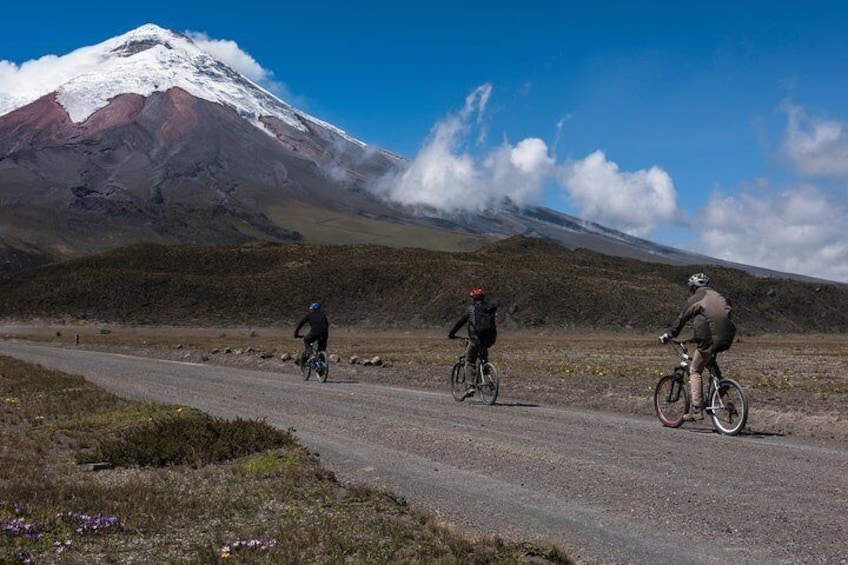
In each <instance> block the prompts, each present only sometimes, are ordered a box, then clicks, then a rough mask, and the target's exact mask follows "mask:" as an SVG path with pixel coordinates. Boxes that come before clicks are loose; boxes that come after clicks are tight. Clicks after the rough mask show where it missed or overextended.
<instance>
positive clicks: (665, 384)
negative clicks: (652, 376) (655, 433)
mask: <svg viewBox="0 0 848 565" xmlns="http://www.w3.org/2000/svg"><path fill="white" fill-rule="evenodd" d="M654 411H655V412H656V413H657V418H659V419H660V422H662V425H663V426H666V427H669V428H679V427H680V426H682V425H683V416H684V415H685V414H686V413H687V412H688V411H689V391H688V390H687V389H686V387H685V386H683V377H681V376H680V375H666V376H664V377H662V378H661V379H660V380H659V382H658V383H657V387H656V389H654Z"/></svg>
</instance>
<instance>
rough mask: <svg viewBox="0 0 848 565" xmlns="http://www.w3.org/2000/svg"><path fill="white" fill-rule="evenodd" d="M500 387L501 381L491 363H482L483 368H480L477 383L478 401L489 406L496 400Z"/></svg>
mask: <svg viewBox="0 0 848 565" xmlns="http://www.w3.org/2000/svg"><path fill="white" fill-rule="evenodd" d="M500 386H501V379H500V377H499V376H498V370H497V369H496V368H495V366H494V365H492V364H491V363H483V366H482V367H480V382H479V383H477V390H478V391H479V392H480V399H481V400H482V401H483V402H485V403H486V404H488V405H489V406H491V405H492V404H494V403H495V400H497V399H498V390H499V389H500Z"/></svg>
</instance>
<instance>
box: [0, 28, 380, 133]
mask: <svg viewBox="0 0 848 565" xmlns="http://www.w3.org/2000/svg"><path fill="white" fill-rule="evenodd" d="M69 56H73V57H74V59H75V60H76V61H77V62H79V61H83V63H82V64H75V65H73V66H72V69H71V70H70V72H73V73H74V74H72V75H68V76H63V73H62V72H61V71H60V72H59V73H58V74H57V76H56V78H55V81H56V83H57V84H56V85H55V87H54V85H49V86H48V87H47V89H44V88H42V89H41V91H39V90H30V91H29V92H24V93H22V94H21V95H16V96H15V97H14V98H12V99H7V100H5V101H4V100H0V116H2V115H3V114H7V113H9V112H10V111H12V110H15V109H17V108H20V107H22V106H25V105H27V104H29V103H31V102H33V101H35V100H36V99H38V98H40V97H41V96H43V95H45V94H47V93H49V92H55V93H56V97H57V100H58V102H59V103H60V104H61V105H62V106H63V107H64V108H65V110H66V111H67V112H68V115H69V117H70V119H71V120H72V121H73V122H75V123H80V122H84V121H85V120H87V119H88V118H89V117H90V116H91V115H92V114H93V113H94V112H96V111H97V110H99V109H101V108H104V107H105V106H106V105H107V104H108V103H109V101H110V100H112V99H113V98H115V97H116V96H119V95H121V94H139V95H141V96H144V97H148V96H150V95H151V94H153V93H154V92H166V91H167V90H169V89H171V88H180V89H182V90H184V91H186V92H188V93H189V94H191V95H192V96H196V97H198V98H202V99H204V100H208V101H210V102H215V103H218V104H222V105H224V106H227V107H229V108H232V109H233V110H235V111H236V112H237V113H238V114H239V115H240V116H241V117H243V118H245V119H247V120H249V121H251V122H252V123H253V124H254V125H256V126H257V127H260V128H263V129H264V126H263V124H262V122H261V118H262V117H274V118H277V119H279V120H280V121H281V122H283V123H285V124H286V125H287V126H289V127H292V128H294V129H296V130H299V131H303V132H306V131H307V126H306V124H305V122H312V123H313V124H315V125H316V126H319V127H321V128H324V129H327V130H330V131H333V132H334V133H336V134H337V135H339V136H342V137H344V138H345V139H347V140H348V141H351V142H354V143H357V144H360V145H364V143H362V142H361V141H359V140H356V139H354V138H352V137H350V136H348V135H346V134H345V133H344V132H343V131H342V130H340V129H338V128H336V127H335V126H333V125H331V124H328V123H326V122H323V121H321V120H318V119H316V118H314V117H312V116H309V115H307V114H304V113H303V112H300V111H297V110H295V109H293V108H292V107H291V106H289V105H288V104H286V103H285V102H283V101H282V100H280V99H279V98H277V97H275V96H274V95H273V94H271V93H269V92H268V91H266V90H265V89H263V88H262V87H260V86H259V85H257V84H255V83H254V82H252V81H250V80H249V79H247V78H245V77H244V76H242V75H241V74H239V73H237V72H235V71H234V70H233V69H231V68H230V67H229V66H227V65H226V64H224V63H223V62H221V61H219V60H217V59H216V58H215V57H213V56H212V55H210V54H209V53H207V52H205V51H203V50H202V49H201V48H200V47H198V46H197V45H196V44H195V43H194V42H193V41H192V40H191V39H189V38H188V37H186V36H185V35H182V34H179V33H176V32H174V31H170V30H166V29H163V28H161V27H159V26H157V25H154V24H147V25H143V26H141V27H139V28H137V29H134V30H132V31H130V32H128V33H125V34H123V35H120V36H118V37H114V38H112V39H109V40H107V41H104V42H102V43H100V44H98V45H93V46H90V47H84V48H81V49H78V50H77V51H75V52H74V53H73V54H71V55H66V57H69ZM59 68H60V69H61V67H59ZM269 133H270V132H269ZM272 135H273V134H272Z"/></svg>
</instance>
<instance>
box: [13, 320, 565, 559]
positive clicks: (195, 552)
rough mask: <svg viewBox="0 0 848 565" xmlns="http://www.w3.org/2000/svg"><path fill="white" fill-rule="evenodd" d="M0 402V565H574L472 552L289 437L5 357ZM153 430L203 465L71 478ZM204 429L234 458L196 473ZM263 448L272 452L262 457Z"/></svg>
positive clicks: (528, 551) (490, 548)
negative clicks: (343, 478)
mask: <svg viewBox="0 0 848 565" xmlns="http://www.w3.org/2000/svg"><path fill="white" fill-rule="evenodd" d="M109 335H111V334H109ZM0 401H1V402H2V404H0V435H1V436H2V440H3V441H2V448H0V563H4V564H10V563H70V564H76V563H86V564H89V563H145V564H146V563H224V562H227V563H274V564H278V563H322V564H323V563H456V564H459V563H542V562H544V563H572V562H573V561H572V560H571V559H570V558H569V557H568V556H567V555H566V554H565V552H563V551H562V550H560V549H558V548H555V547H550V548H541V547H537V546H534V545H531V544H507V543H504V542H503V541H501V540H499V539H470V538H468V537H465V536H463V535H462V534H461V533H457V532H453V531H451V530H450V528H447V527H445V526H444V525H441V524H439V523H437V521H435V520H434V519H432V518H431V517H428V516H425V515H421V514H416V513H413V512H411V511H410V510H409V508H408V507H407V505H406V503H405V502H404V501H403V500H399V499H397V498H396V497H394V496H393V495H392V494H391V493H387V492H381V491H377V490H374V489H370V488H366V487H360V486H355V485H342V484H339V483H338V482H337V481H336V480H335V479H334V478H333V476H332V475H331V474H330V473H328V472H327V471H325V470H324V469H322V468H321V467H320V465H319V464H318V463H317V462H316V458H315V457H313V456H312V454H310V453H309V451H308V450H306V449H305V448H303V447H301V446H299V445H298V444H297V443H296V442H295V441H294V440H293V438H292V437H291V436H290V435H289V434H288V433H287V432H278V431H275V430H271V429H270V428H267V426H264V424H262V423H257V422H241V421H236V422H234V423H232V426H223V427H220V426H218V424H219V423H216V422H212V423H211V424H210V421H209V420H208V419H204V418H203V417H202V415H200V414H199V413H197V412H195V411H193V410H189V409H186V408H182V407H177V406H160V405H151V404H144V403H138V402H131V401H127V400H123V399H121V398H118V397H115V396H113V395H111V394H108V393H106V392H104V391H103V390H101V389H98V388H96V387H94V386H93V385H91V384H90V383H87V382H86V381H84V380H83V379H81V378H79V377H72V376H68V375H64V374H61V373H57V372H52V371H46V370H44V369H41V368H39V367H33V366H31V365H26V364H24V363H21V362H18V361H15V360H12V359H8V358H5V357H0ZM151 420H152V421H168V422H172V423H173V422H177V421H182V422H186V423H187V425H184V426H174V427H175V428H176V429H179V430H181V433H179V434H177V433H171V434H169V437H168V438H167V440H166V442H167V443H168V445H171V446H173V445H175V444H179V443H180V442H181V441H182V442H183V443H184V444H186V445H190V446H191V448H192V449H194V450H195V451H197V450H199V449H200V450H202V449H208V450H211V451H213V453H211V454H209V455H210V456H209V457H202V456H201V457H199V458H197V459H191V462H192V463H193V464H191V465H189V464H182V465H177V464H168V465H166V466H162V462H157V461H151V460H148V459H138V458H136V459H135V464H133V461H132V460H130V461H129V463H128V462H126V461H124V463H125V464H129V466H125V467H116V466H113V467H111V468H109V469H107V470H101V471H97V472H95V471H91V470H87V467H86V466H82V465H77V464H76V460H78V459H79V460H90V459H92V455H98V456H102V455H103V454H104V453H106V454H108V453H114V452H115V450H116V449H118V450H119V451H122V452H123V453H142V454H146V453H147V450H144V449H142V450H134V449H133V442H136V443H142V444H145V443H151V442H153V441H154V440H155V441H156V442H157V443H156V445H161V443H160V442H161V441H162V440H161V439H160V438H154V437H153V436H152V435H151V434H150V433H145V432H144V430H149V429H150V422H151ZM198 422H199V423H200V424H198ZM210 425H212V426H213V427H215V429H217V430H218V431H220V430H222V429H224V428H228V429H229V428H235V429H236V432H233V431H232V430H230V432H226V433H230V434H231V435H230V436H229V437H231V441H230V442H229V445H231V446H235V445H236V444H238V447H239V448H240V449H239V450H237V451H238V453H237V454H239V455H241V456H239V457H238V458H235V459H233V458H223V459H225V460H224V461H223V462H219V463H216V464H203V461H207V460H216V461H218V460H220V459H222V457H220V455H221V452H222V451H225V450H222V449H221V442H220V441H219V442H213V443H212V444H210V446H209V447H204V446H203V444H202V443H201V442H198V441H197V437H198V433H200V435H205V434H206V432H207V431H208V429H209V426H210ZM263 426H264V427H265V428H267V429H263ZM156 429H157V428H153V431H154V432H155V431H156ZM238 430H241V431H242V432H244V433H243V434H241V435H239V434H238V433H237V431H238ZM159 431H161V428H160V429H159ZM226 433H223V434H222V435H226ZM153 435H155V433H154V434H153ZM269 438H272V439H273V438H278V439H279V440H280V441H279V442H276V441H275V442H272V443H276V445H279V447H275V448H271V449H268V448H267V446H268V440H269ZM224 443H225V444H227V443H228V442H226V441H225V442H224ZM103 446H111V447H110V448H109V449H106V450H101V448H102V447H103ZM116 446H117V447H116ZM245 451H246V452H247V453H248V454H247V455H245V454H244V452H245ZM201 455H202V454H201ZM234 455H235V454H234ZM142 457H146V455H142ZM115 460H116V461H123V460H122V459H121V458H116V459H115Z"/></svg>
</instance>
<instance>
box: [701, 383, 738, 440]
mask: <svg viewBox="0 0 848 565" xmlns="http://www.w3.org/2000/svg"><path fill="white" fill-rule="evenodd" d="M706 410H707V413H708V414H709V415H710V418H712V420H713V426H714V427H715V429H716V431H717V432H719V433H722V434H724V435H728V436H735V435H736V434H738V433H739V432H741V431H742V428H744V427H745V422H747V421H748V398H747V397H746V396H745V391H744V390H742V386H741V385H740V384H739V383H737V382H736V381H734V380H733V379H722V380H720V381H719V382H718V386H717V387H716V389H715V390H713V394H712V396H711V398H710V405H709V406H707V408H706Z"/></svg>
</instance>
